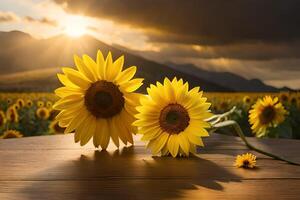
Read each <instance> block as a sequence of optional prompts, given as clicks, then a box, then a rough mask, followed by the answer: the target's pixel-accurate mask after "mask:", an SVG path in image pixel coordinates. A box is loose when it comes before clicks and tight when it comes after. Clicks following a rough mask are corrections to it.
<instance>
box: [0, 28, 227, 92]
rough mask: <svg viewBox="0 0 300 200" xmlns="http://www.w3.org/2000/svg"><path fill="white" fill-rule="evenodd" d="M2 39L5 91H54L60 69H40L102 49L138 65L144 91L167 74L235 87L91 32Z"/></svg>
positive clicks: (0, 84)
mask: <svg viewBox="0 0 300 200" xmlns="http://www.w3.org/2000/svg"><path fill="white" fill-rule="evenodd" d="M2 40H5V42H4V41H3V43H2ZM0 43H1V44H3V45H1V46H0V70H1V71H2V72H3V73H1V75H0V90H2V91H27V90H28V91H36V90H39V91H40V90H42V91H44V90H45V91H52V90H53V89H55V88H57V87H59V85H60V84H59V83H58V81H57V78H56V73H57V71H56V70H53V71H51V70H49V71H48V73H44V74H43V75H42V74H40V75H39V74H38V70H39V69H40V70H43V69H44V70H45V69H51V68H52V69H57V70H58V71H59V68H60V67H63V66H74V64H73V55H74V54H77V55H82V54H87V55H90V56H91V57H92V58H95V56H96V52H97V50H98V49H100V50H101V51H102V52H103V53H104V54H105V55H106V54H107V53H108V51H111V52H112V54H113V56H114V58H116V57H119V56H121V55H125V66H126V67H129V66H132V65H135V66H137V67H138V71H137V74H136V77H143V78H145V81H144V85H143V87H142V89H141V91H145V89H146V87H148V86H149V84H150V83H156V81H163V79H164V77H168V78H173V77H177V78H183V79H184V80H185V81H188V82H189V84H190V85H191V87H195V86H197V85H200V86H201V87H202V88H203V89H204V90H206V91H231V90H230V89H228V88H225V87H223V86H220V85H218V84H215V83H211V82H209V81H204V80H201V79H199V78H197V77H195V76H193V75H190V74H186V73H184V72H179V71H178V70H174V69H172V68H170V67H168V66H165V65H163V64H159V63H156V62H154V61H150V60H147V59H145V58H142V57H139V56H137V55H133V54H130V53H127V52H124V51H122V50H119V49H117V48H114V47H112V46H109V45H107V44H105V43H104V42H101V41H99V40H97V39H95V38H93V37H92V36H88V35H85V36H82V37H80V38H76V39H73V38H69V37H67V36H64V35H59V36H55V37H51V38H48V39H35V38H33V37H31V36H30V35H28V34H26V33H23V32H20V31H13V32H0ZM31 71H34V72H35V74H36V76H35V79H30V78H28V79H26V78H25V79H23V80H22V81H20V80H19V81H17V80H15V81H13V78H11V79H10V82H5V81H4V80H5V76H6V78H7V77H9V75H10V74H16V73H17V74H18V73H21V72H22V73H25V74H26V72H27V74H28V73H30V72H31ZM46 71H47V70H46ZM22 73H21V74H22ZM1 76H2V78H3V79H2V78H1ZM11 76H13V75H11ZM16 79H17V78H16ZM1 80H2V81H1ZM35 83H36V84H35ZM41 85H42V87H41Z"/></svg>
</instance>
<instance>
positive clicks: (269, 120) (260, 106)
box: [249, 96, 287, 137]
mask: <svg viewBox="0 0 300 200" xmlns="http://www.w3.org/2000/svg"><path fill="white" fill-rule="evenodd" d="M286 114H287V111H286V110H285V109H284V107H283V106H282V104H281V103H280V102H279V101H278V98H277V97H275V98H274V99H272V97H270V96H265V97H264V98H263V99H258V100H257V102H256V103H255V104H254V105H253V106H252V109H251V110H250V111H249V123H250V124H251V125H252V126H251V129H252V130H253V132H254V133H256V136H257V137H262V136H264V135H265V134H266V131H267V129H268V128H269V127H276V126H277V125H278V124H280V123H282V122H283V121H284V120H285V115H286Z"/></svg>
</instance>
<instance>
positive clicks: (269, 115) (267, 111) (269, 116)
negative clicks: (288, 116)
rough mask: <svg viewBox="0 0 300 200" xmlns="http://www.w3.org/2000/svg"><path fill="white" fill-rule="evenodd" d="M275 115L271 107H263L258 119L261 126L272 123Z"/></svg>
mask: <svg viewBox="0 0 300 200" xmlns="http://www.w3.org/2000/svg"><path fill="white" fill-rule="evenodd" d="M275 115H276V112H275V110H274V108H273V106H268V107H265V108H264V109H263V111H262V114H261V117H260V121H261V122H262V123H263V124H268V123H270V122H271V121H273V119H274V117H275Z"/></svg>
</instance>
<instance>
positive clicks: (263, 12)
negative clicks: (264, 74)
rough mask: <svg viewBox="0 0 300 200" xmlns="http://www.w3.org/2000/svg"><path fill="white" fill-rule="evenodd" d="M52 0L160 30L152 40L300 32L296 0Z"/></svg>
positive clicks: (267, 38)
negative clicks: (161, 32)
mask: <svg viewBox="0 0 300 200" xmlns="http://www.w3.org/2000/svg"><path fill="white" fill-rule="evenodd" d="M55 1H56V2H57V3H62V4H64V5H65V6H64V7H65V8H66V9H67V10H69V11H72V12H80V13H84V14H86V15H90V16H95V17H101V18H110V19H113V20H115V21H119V22H122V23H127V24H132V25H134V26H140V27H143V28H150V29H157V30H159V31H163V32H164V34H160V35H156V36H155V35H153V38H152V40H158V41H175V42H192V43H199V44H220V43H234V42H238V43H240V42H251V41H264V42H286V41H291V40H297V39H299V38H300V26H299V24H300V12H299V8H300V1H296V0H263V1H262V0H230V1H224V0H210V1H208V0H187V1H182V0H173V1H170V0H156V1H150V0H55ZM165 33H169V34H170V35H171V36H172V37H170V35H166V34H165Z"/></svg>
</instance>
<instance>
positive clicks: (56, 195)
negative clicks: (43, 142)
mask: <svg viewBox="0 0 300 200" xmlns="http://www.w3.org/2000/svg"><path fill="white" fill-rule="evenodd" d="M299 185H300V180H299V179H297V180H289V179H288V180H278V179H271V180H243V181H237V180H227V179H223V180H215V179H205V180H203V179H175V180H168V179H159V180H153V179H142V180H136V179H135V180H132V179H126V180H123V179H122V180H119V179H117V180H109V179H108V180H101V181H99V180H95V181H90V180H88V181H24V182H23V181H8V182H3V181H0V199H5V200H20V199H22V200H34V199H38V200H40V199H44V200H46V199H51V200H61V199H64V200H77V199H84V200H93V199H95V200H96V199H97V200H98V199H101V200H103V199H142V200H147V199H178V200H180V199H224V200H225V199H237V200H240V199H243V200H247V199H249V200H253V199H262V200H265V199H299V196H300V190H299Z"/></svg>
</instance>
